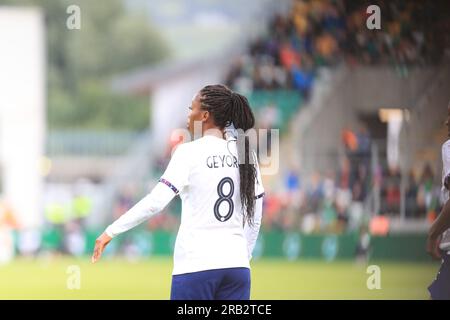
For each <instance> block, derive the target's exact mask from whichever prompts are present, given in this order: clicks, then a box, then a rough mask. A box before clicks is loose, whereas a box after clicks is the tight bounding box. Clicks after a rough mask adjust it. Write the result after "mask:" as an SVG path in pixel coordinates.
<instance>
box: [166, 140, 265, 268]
mask: <svg viewBox="0 0 450 320" xmlns="http://www.w3.org/2000/svg"><path fill="white" fill-rule="evenodd" d="M255 157H256V156H255ZM256 168H257V180H256V185H255V197H256V198H260V197H262V196H263V194H264V188H263V186H262V182H261V174H260V171H259V168H258V165H257V161H256ZM160 182H162V183H164V184H166V185H167V186H168V187H170V188H171V189H172V191H173V192H175V193H176V194H179V196H180V198H181V200H182V213H181V225H180V228H179V231H178V235H177V239H176V243H175V251H174V269H173V274H182V273H188V272H196V271H202V270H210V269H220V268H232V267H250V266H249V252H248V248H247V240H246V236H245V234H244V228H243V223H244V221H243V217H244V216H243V209H242V204H241V200H240V187H239V167H238V159H237V148H236V142H234V141H227V140H224V139H221V138H218V137H215V136H212V135H206V136H204V137H202V138H200V139H197V140H195V141H192V142H189V143H184V144H181V145H179V146H178V147H177V149H176V150H175V152H174V153H173V155H172V159H171V161H170V163H169V165H168V167H167V169H166V171H165V172H164V174H163V175H162V177H161V179H160Z"/></svg>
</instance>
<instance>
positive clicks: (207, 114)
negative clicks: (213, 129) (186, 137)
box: [202, 110, 209, 122]
mask: <svg viewBox="0 0 450 320" xmlns="http://www.w3.org/2000/svg"><path fill="white" fill-rule="evenodd" d="M208 119H209V111H207V110H205V111H204V112H203V115H202V121H203V122H206V121H208Z"/></svg>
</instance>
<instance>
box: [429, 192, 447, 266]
mask: <svg viewBox="0 0 450 320" xmlns="http://www.w3.org/2000/svg"><path fill="white" fill-rule="evenodd" d="M448 228H450V200H447V202H446V203H445V205H444V207H443V208H442V210H441V213H440V214H439V215H438V217H437V219H436V220H435V221H434V223H433V224H432V225H431V228H430V230H429V231H428V240H427V251H428V253H429V254H430V255H431V256H432V257H434V258H436V259H440V258H441V253H440V250H439V242H440V239H441V236H442V233H443V232H444V231H445V230H447V229H448Z"/></svg>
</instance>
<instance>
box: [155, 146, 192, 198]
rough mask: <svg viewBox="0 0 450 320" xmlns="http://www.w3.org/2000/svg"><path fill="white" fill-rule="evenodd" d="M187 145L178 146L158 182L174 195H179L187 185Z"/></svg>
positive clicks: (188, 166) (190, 155)
mask: <svg viewBox="0 0 450 320" xmlns="http://www.w3.org/2000/svg"><path fill="white" fill-rule="evenodd" d="M190 157H192V154H189V153H188V148H187V145H184V144H182V145H179V146H178V147H177V148H176V150H175V152H174V153H173V155H172V158H171V159H170V162H169V165H168V166H167V169H166V171H165V172H164V173H163V175H162V176H161V179H159V182H161V183H163V184H165V185H166V186H167V187H169V188H170V189H171V190H172V191H173V192H174V193H175V194H178V193H180V192H181V191H182V190H183V189H184V188H185V187H186V186H187V185H188V184H189V171H190V165H189V159H190Z"/></svg>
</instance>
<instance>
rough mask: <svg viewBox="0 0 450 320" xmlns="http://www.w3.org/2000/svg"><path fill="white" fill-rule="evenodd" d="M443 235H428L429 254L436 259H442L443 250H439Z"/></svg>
mask: <svg viewBox="0 0 450 320" xmlns="http://www.w3.org/2000/svg"><path fill="white" fill-rule="evenodd" d="M441 238H442V235H439V236H434V235H432V234H429V235H428V239H427V252H428V254H429V255H430V256H431V257H432V258H434V259H441V258H442V256H441V250H440V249H439V243H440V242H441Z"/></svg>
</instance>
